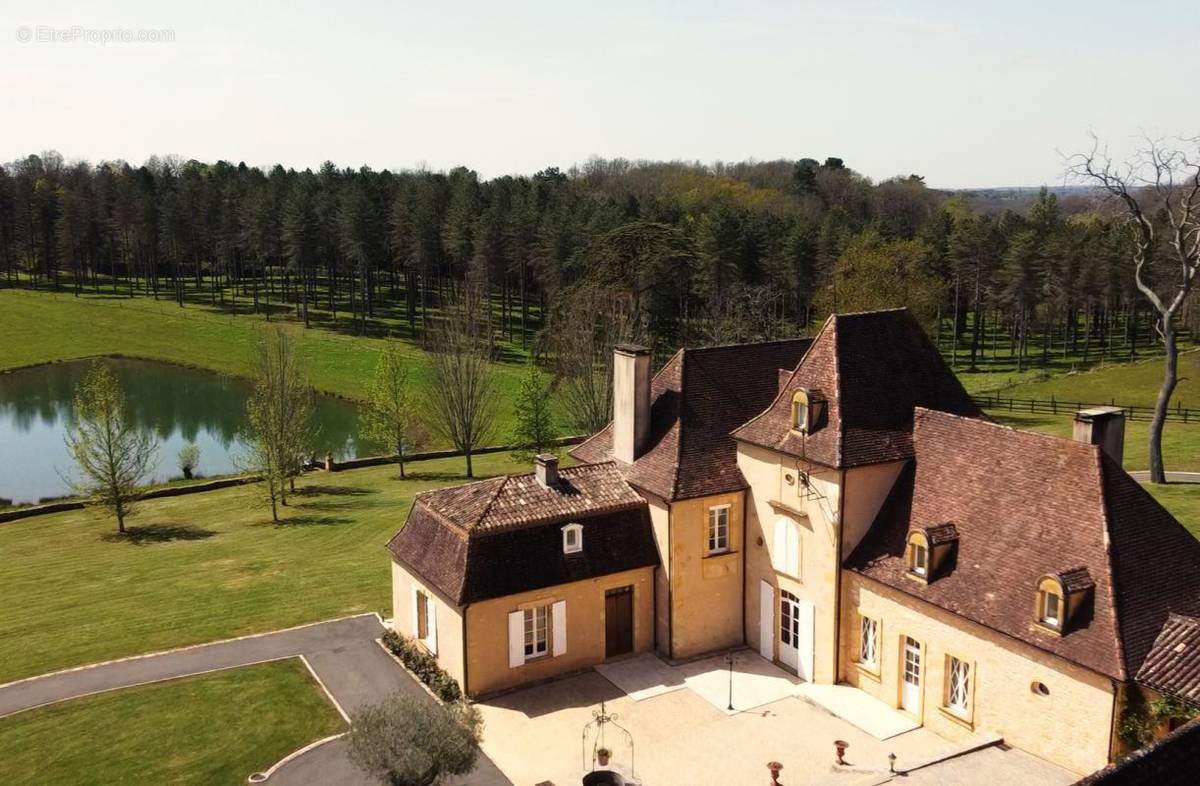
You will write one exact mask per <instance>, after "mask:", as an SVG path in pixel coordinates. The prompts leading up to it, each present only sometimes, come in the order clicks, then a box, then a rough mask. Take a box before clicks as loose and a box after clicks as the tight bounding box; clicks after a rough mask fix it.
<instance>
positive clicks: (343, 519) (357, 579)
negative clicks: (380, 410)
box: [0, 454, 525, 683]
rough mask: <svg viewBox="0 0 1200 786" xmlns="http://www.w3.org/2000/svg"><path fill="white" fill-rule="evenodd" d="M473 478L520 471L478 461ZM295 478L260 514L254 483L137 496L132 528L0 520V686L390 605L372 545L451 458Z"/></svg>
mask: <svg viewBox="0 0 1200 786" xmlns="http://www.w3.org/2000/svg"><path fill="white" fill-rule="evenodd" d="M475 468H476V473H477V474H479V475H481V476H482V475H486V474H498V473H503V472H514V471H522V470H524V469H525V468H524V467H518V466H517V465H515V464H514V463H513V462H512V460H511V459H510V458H509V456H508V454H490V455H484V456H479V457H477V458H476V460H475ZM410 470H411V472H410V474H411V477H410V478H409V479H408V480H405V481H400V480H397V479H395V475H396V470H395V468H394V467H390V466H389V467H373V468H369V469H361V470H353V471H348V472H342V473H333V474H329V473H324V472H318V473H313V474H310V475H306V476H305V477H303V478H302V479H301V480H300V481H299V484H298V489H299V492H300V493H299V494H298V495H297V496H296V497H294V498H293V500H292V504H291V505H289V506H288V507H287V508H285V509H284V511H283V515H284V517H285V521H284V523H283V524H282V525H274V524H272V523H271V516H270V512H269V508H268V506H267V504H266V501H265V499H264V498H263V492H262V490H261V489H260V488H259V487H258V486H257V485H251V486H240V487H234V488H228V489H222V490H220V491H213V492H207V493H203V494H195V495H187V496H181V497H172V498H166V499H158V500H151V501H148V502H146V503H145V504H144V506H143V507H142V509H141V511H140V512H139V513H137V514H136V515H135V516H134V517H133V518H132V519H131V521H130V523H131V524H132V525H133V537H126V538H119V537H117V536H116V535H115V534H114V533H115V529H116V528H115V525H114V524H113V523H112V522H111V521H110V520H108V519H106V518H103V517H102V516H101V515H100V514H99V513H98V512H97V511H96V510H95V509H85V510H80V511H70V512H67V513H58V514H53V515H47V516H37V517H34V518H30V519H24V520H20V521H16V522H11V523H8V524H0V561H2V562H3V564H4V570H3V571H0V598H4V599H5V602H4V603H0V683H4V682H8V681H10V680H14V679H18V678H20V677H27V676H30V675H34V674H41V673H44V672H48V671H54V670H56V669H61V668H65V667H70V666H77V665H80V664H84V663H92V662H95V661H100V660H107V659H110V658H117V657H122V656H126V655H134V654H138V653H142V652H148V651H152V650H160V649H166V648H170V647H178V646H182V645H187V644H195V643H199V642H206V641H213V640H215V639H222V638H228V637H231V636H239V635H243V634H247V633H258V632H262V631H267V630H274V629H277V628H283V627H288V626H291V625H298V624H301V623H305V622H313V621H316V620H321V619H328V618H332V617H340V616H344V615H349V614H357V613H361V612H370V611H379V612H382V613H384V614H385V615H387V614H389V613H390V609H389V607H390V605H391V599H390V598H391V595H390V586H391V584H390V578H389V576H390V573H389V567H388V566H389V563H388V557H387V554H386V553H385V551H384V543H385V542H386V541H387V539H388V538H389V537H390V536H391V535H392V534H393V533H394V532H395V531H396V530H397V529H399V527H400V526H401V524H402V523H403V522H404V517H405V515H406V513H407V511H408V506H409V504H410V503H411V502H412V498H413V496H414V494H416V493H417V492H418V491H421V490H423V489H429V488H436V487H440V486H446V485H451V484H454V483H460V482H463V480H464V478H463V477H462V474H461V473H462V472H463V460H462V459H460V458H455V459H438V460H432V461H426V462H420V463H417V464H413V465H411V466H410Z"/></svg>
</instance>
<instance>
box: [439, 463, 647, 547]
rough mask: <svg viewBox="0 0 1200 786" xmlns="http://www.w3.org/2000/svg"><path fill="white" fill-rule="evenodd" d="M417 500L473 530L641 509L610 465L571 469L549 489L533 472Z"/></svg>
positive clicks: (440, 491)
mask: <svg viewBox="0 0 1200 786" xmlns="http://www.w3.org/2000/svg"><path fill="white" fill-rule="evenodd" d="M417 500H418V501H419V502H420V503H421V504H422V505H424V506H425V507H427V508H429V509H430V510H432V511H434V512H436V513H438V514H439V515H441V516H442V517H443V518H445V519H446V520H447V521H449V522H451V523H453V524H455V525H457V526H458V527H460V528H462V529H463V530H466V531H470V532H478V531H491V530H498V529H506V528H509V527H517V526H522V525H525V524H531V523H535V522H539V521H547V520H551V519H554V520H557V519H563V518H570V517H572V516H578V515H582V514H584V513H599V512H602V511H605V510H614V509H617V508H624V507H630V506H636V505H640V504H641V503H642V498H641V497H640V496H638V494H637V492H635V491H634V490H633V489H631V488H629V486H628V484H626V483H625V480H624V478H623V477H622V476H621V473H620V472H618V471H617V470H616V468H615V466H614V465H613V464H612V463H611V462H609V463H605V464H584V465H580V466H576V467H566V468H563V469H560V470H559V471H558V484H557V486H556V487H555V488H553V489H547V488H544V487H542V486H541V485H539V484H538V482H537V480H535V479H534V477H533V475H532V474H528V475H507V476H502V477H498V478H491V479H489V480H481V481H479V482H478V483H468V484H466V485H463V486H454V487H451V488H445V489H437V490H435V491H426V492H423V493H421V494H418V495H417Z"/></svg>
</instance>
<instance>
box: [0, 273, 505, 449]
mask: <svg viewBox="0 0 1200 786" xmlns="http://www.w3.org/2000/svg"><path fill="white" fill-rule="evenodd" d="M266 324H267V322H266V320H265V319H264V318H263V317H262V316H261V315H251V314H243V313H237V314H235V313H229V312H224V311H220V310H217V309H214V308H211V307H209V306H204V305H197V304H189V305H188V306H187V307H186V308H180V307H179V306H177V305H175V304H174V303H173V302H171V301H169V300H157V301H156V300H153V299H151V298H147V297H137V298H126V297H121V296H113V295H103V294H101V295H97V294H87V295H84V296H82V297H78V298H77V297H75V296H74V295H72V294H70V293H68V292H57V293H53V292H39V291H33V290H28V289H2V288H0V335H3V336H4V337H5V340H4V341H3V342H0V371H2V370H4V369H11V368H20V367H22V366H30V365H36V364H39V363H47V362H51V361H55V360H69V359H72V358H81V357H90V356H94V355H111V354H122V355H130V356H135V357H143V358H149V359H152V360H162V361H167V362H171V363H180V364H183V365H189V366H197V367H200V368H205V369H209V370H211V371H217V372H220V373H223V374H230V375H234V376H251V375H252V374H253V369H254V363H255V358H256V347H257V341H258V337H259V335H260V331H261V329H262V328H263V327H264V326H265V325H266ZM271 324H272V325H283V326H284V328H285V329H286V330H287V331H288V332H289V333H291V335H292V336H293V337H294V338H295V342H296V347H297V350H298V352H299V355H300V357H301V359H302V360H303V363H304V369H305V373H306V374H307V375H308V377H309V379H310V380H311V382H312V384H313V386H314V387H316V388H317V389H318V390H320V391H322V392H325V393H332V394H334V395H338V396H342V397H345V398H352V399H362V398H363V397H364V395H365V390H366V385H367V382H368V381H369V380H370V379H371V376H372V374H373V373H374V370H375V364H376V361H377V359H378V355H379V351H380V349H381V347H382V346H383V343H384V342H383V340H382V339H379V338H370V337H362V336H354V335H351V334H347V333H342V332H338V331H335V330H332V329H328V328H322V327H314V328H311V329H305V328H304V325H303V323H301V322H296V321H295V320H294V319H290V318H288V319H285V318H283V316H282V315H279V316H276V317H275V318H274V319H273V320H272V321H271ZM401 344H402V346H403V348H404V349H403V351H404V355H405V357H406V358H407V359H409V360H410V361H411V379H412V381H413V383H414V385H416V386H418V387H424V386H426V385H428V383H429V377H430V372H429V364H428V361H427V360H426V359H425V356H424V354H423V353H422V351H421V350H420V349H419V348H418V347H417V346H416V345H415V344H414V343H412V342H411V341H407V340H402V341H401ZM500 349H501V352H502V353H503V356H504V357H505V358H507V359H508V361H507V362H502V363H499V364H498V366H497V377H498V381H497V386H498V388H499V391H500V397H501V406H500V409H499V412H498V418H497V429H496V430H497V435H496V437H495V438H494V442H495V443H504V442H507V441H508V436H509V433H510V432H511V428H512V411H511V410H512V406H511V404H510V401H511V399H512V397H513V395H515V391H516V390H517V387H518V385H519V380H520V376H521V370H522V361H523V360H524V358H523V356H522V355H521V352H520V349H519V347H514V346H511V345H508V344H502V345H501V347H500Z"/></svg>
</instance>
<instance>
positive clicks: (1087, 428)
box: [1074, 407, 1125, 466]
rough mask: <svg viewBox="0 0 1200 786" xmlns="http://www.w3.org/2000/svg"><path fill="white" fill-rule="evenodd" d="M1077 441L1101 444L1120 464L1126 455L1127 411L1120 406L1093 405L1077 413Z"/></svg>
mask: <svg viewBox="0 0 1200 786" xmlns="http://www.w3.org/2000/svg"><path fill="white" fill-rule="evenodd" d="M1074 435H1075V441H1076V442H1086V443H1087V444H1089V445H1099V446H1100V449H1101V450H1103V451H1104V452H1105V453H1107V454H1108V456H1109V458H1111V459H1112V460H1113V461H1115V462H1117V465H1118V466H1120V464H1121V462H1122V460H1123V459H1124V457H1125V411H1124V410H1123V409H1121V408H1120V407H1092V408H1091V409H1081V410H1079V411H1078V412H1076V413H1075V430H1074Z"/></svg>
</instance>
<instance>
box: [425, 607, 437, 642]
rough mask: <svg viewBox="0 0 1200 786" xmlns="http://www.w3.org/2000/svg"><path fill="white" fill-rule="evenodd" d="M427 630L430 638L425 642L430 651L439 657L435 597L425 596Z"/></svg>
mask: <svg viewBox="0 0 1200 786" xmlns="http://www.w3.org/2000/svg"><path fill="white" fill-rule="evenodd" d="M425 629H426V630H427V631H428V632H429V638H427V639H426V640H425V644H426V646H428V647H429V651H430V652H432V653H433V654H434V655H437V606H435V605H434V603H433V596H432V595H426V596H425Z"/></svg>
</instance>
